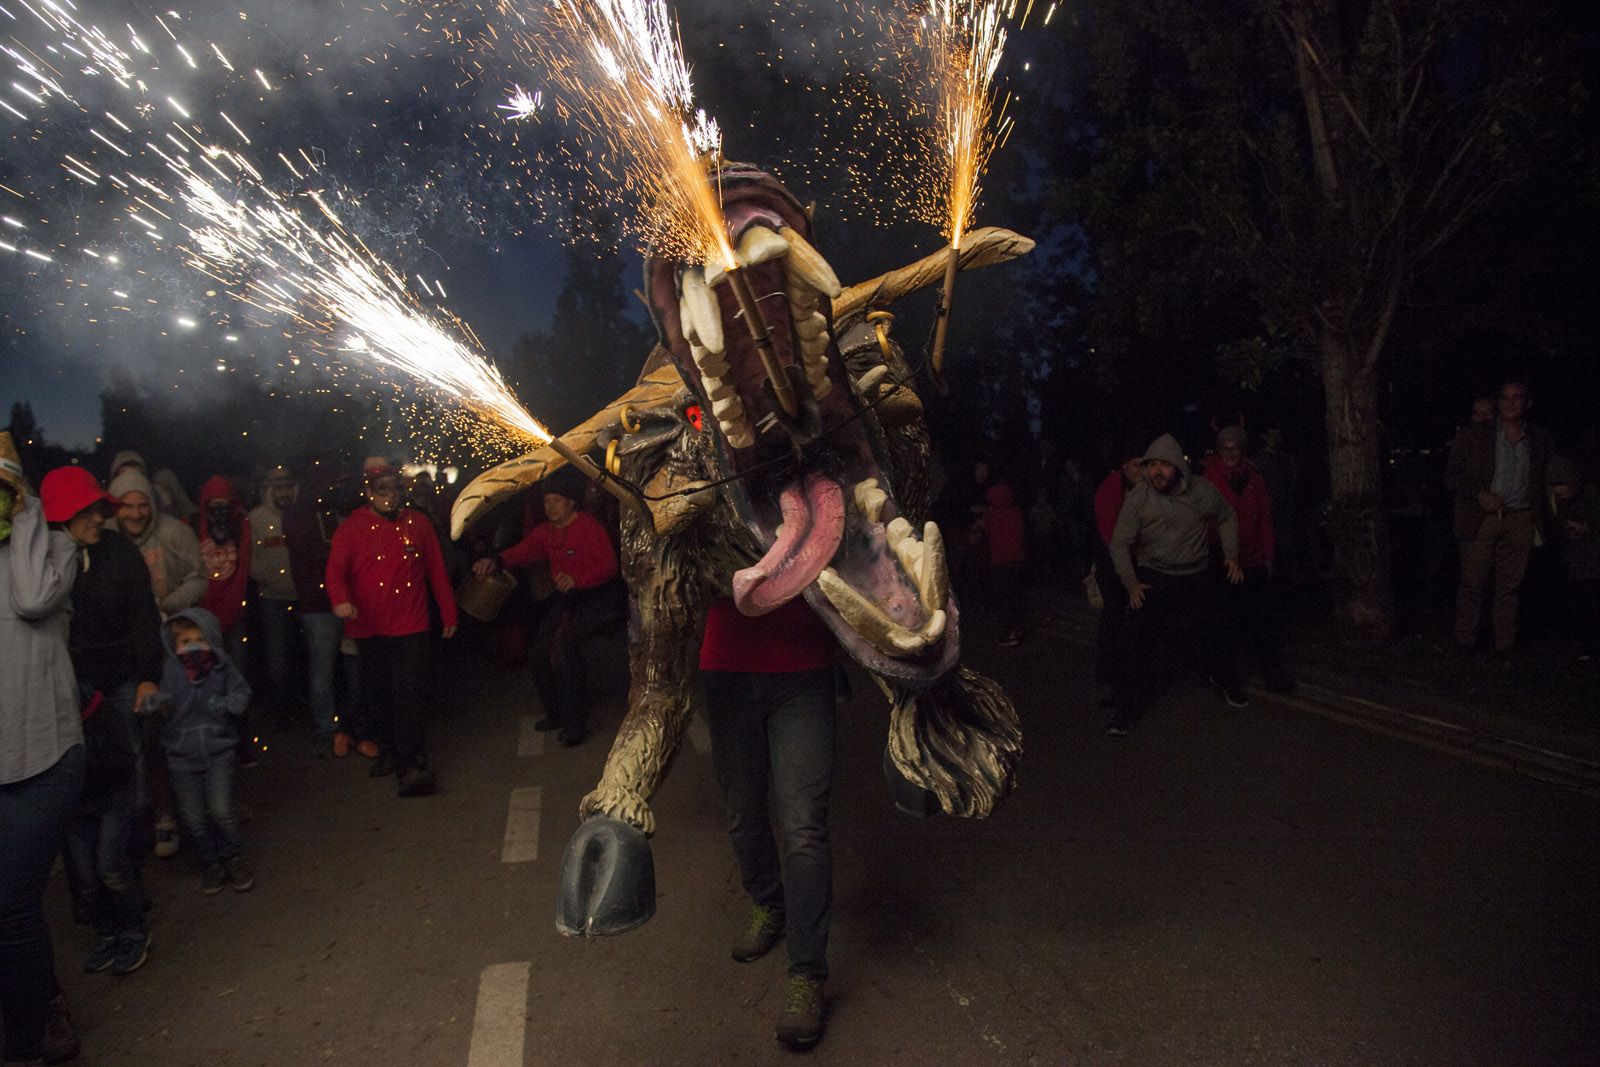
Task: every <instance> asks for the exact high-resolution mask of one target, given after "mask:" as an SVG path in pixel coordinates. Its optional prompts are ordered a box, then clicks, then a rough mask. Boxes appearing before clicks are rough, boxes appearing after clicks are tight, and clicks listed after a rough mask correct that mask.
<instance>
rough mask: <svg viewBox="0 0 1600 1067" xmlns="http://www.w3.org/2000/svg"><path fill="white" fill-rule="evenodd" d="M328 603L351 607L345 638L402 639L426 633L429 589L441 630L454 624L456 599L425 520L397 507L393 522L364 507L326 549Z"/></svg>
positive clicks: (346, 521)
mask: <svg viewBox="0 0 1600 1067" xmlns="http://www.w3.org/2000/svg"><path fill="white" fill-rule="evenodd" d="M327 586H328V599H329V601H331V602H332V603H333V604H335V605H338V604H354V605H355V606H356V617H355V618H353V619H346V620H345V623H344V632H345V634H346V636H348V637H354V638H358V639H359V638H363V637H406V636H408V635H410V634H418V633H423V632H425V631H426V630H427V629H428V600H427V595H426V593H424V591H423V588H424V586H428V587H431V588H432V590H433V599H434V601H435V603H437V604H438V605H439V617H440V620H441V622H443V624H444V625H445V626H450V627H453V626H455V625H456V622H457V619H456V598H455V594H453V593H452V592H451V591H450V578H449V575H447V574H446V573H445V569H444V554H443V553H442V552H440V551H439V539H438V537H436V536H434V532H433V525H432V524H431V523H430V522H429V521H428V517H427V516H426V515H424V514H422V512H420V511H417V510H415V509H413V508H401V509H400V514H399V516H398V517H397V518H395V519H394V520H393V521H390V520H389V519H386V518H384V517H383V516H382V515H379V514H378V513H377V512H375V511H373V510H372V509H371V508H370V507H362V508H360V509H358V510H357V511H356V513H355V514H354V515H351V516H350V517H349V518H348V519H346V520H344V522H342V523H340V524H339V528H338V529H337V530H335V531H334V533H333V544H332V545H330V546H329V548H328V572H327Z"/></svg>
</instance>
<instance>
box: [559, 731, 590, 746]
mask: <svg viewBox="0 0 1600 1067" xmlns="http://www.w3.org/2000/svg"><path fill="white" fill-rule="evenodd" d="M560 736H561V743H562V744H563V745H566V746H567V747H568V748H577V747H578V746H579V745H581V744H583V742H584V741H585V740H586V739H587V738H588V736H589V734H588V732H587V731H584V730H568V729H567V728H566V727H562V729H561V734H560Z"/></svg>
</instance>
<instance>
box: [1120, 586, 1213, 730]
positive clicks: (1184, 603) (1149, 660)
mask: <svg viewBox="0 0 1600 1067" xmlns="http://www.w3.org/2000/svg"><path fill="white" fill-rule="evenodd" d="M1138 574H1139V580H1140V581H1141V582H1143V583H1145V584H1146V585H1147V586H1149V588H1148V589H1146V590H1145V593H1144V606H1143V607H1142V608H1139V609H1138V610H1137V611H1135V610H1132V609H1131V608H1130V610H1129V611H1128V616H1127V636H1128V645H1127V653H1126V655H1125V656H1124V657H1123V660H1122V663H1121V664H1120V670H1119V673H1120V675H1121V682H1120V684H1119V685H1118V686H1117V704H1118V707H1119V708H1120V709H1121V711H1122V712H1123V714H1125V715H1138V714H1140V713H1142V712H1143V711H1144V708H1145V705H1146V704H1148V703H1149V700H1150V690H1151V688H1152V683H1153V682H1154V681H1155V680H1156V679H1157V678H1158V677H1160V676H1162V675H1165V674H1167V673H1168V671H1167V666H1168V665H1170V664H1171V663H1172V662H1173V659H1174V657H1172V656H1170V655H1169V656H1163V657H1160V658H1159V659H1158V658H1157V656H1156V651H1157V647H1158V645H1159V643H1160V640H1161V634H1162V631H1163V629H1171V630H1175V631H1177V632H1178V633H1179V634H1181V635H1183V636H1184V637H1185V638H1186V639H1188V640H1191V641H1193V642H1194V643H1196V644H1197V645H1198V646H1199V648H1200V650H1201V652H1202V654H1203V655H1204V657H1205V659H1204V669H1205V670H1206V671H1207V672H1208V673H1209V674H1210V675H1211V676H1212V677H1213V678H1215V679H1216V680H1217V683H1218V684H1219V685H1222V686H1224V687H1225V688H1228V689H1232V688H1233V687H1234V686H1236V685H1237V684H1238V676H1237V674H1236V673H1235V670H1234V663H1233V628H1232V627H1231V626H1229V625H1228V616H1227V610H1226V608H1225V607H1224V605H1223V600H1222V592H1221V590H1220V589H1218V587H1217V577H1216V575H1215V574H1213V573H1212V572H1210V571H1201V572H1200V573H1198V574H1164V573H1162V572H1161V571H1155V570H1150V569H1149V568H1146V567H1140V568H1139V570H1138Z"/></svg>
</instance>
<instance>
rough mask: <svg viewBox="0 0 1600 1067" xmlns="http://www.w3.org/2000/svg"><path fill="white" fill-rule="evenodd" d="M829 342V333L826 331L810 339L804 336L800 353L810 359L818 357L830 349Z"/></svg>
mask: <svg viewBox="0 0 1600 1067" xmlns="http://www.w3.org/2000/svg"><path fill="white" fill-rule="evenodd" d="M829 344H830V341H829V339H828V335H827V334H825V333H823V334H818V335H817V336H816V337H813V338H811V339H810V340H807V339H806V338H804V337H802V338H801V339H800V354H801V355H802V356H804V357H805V358H806V359H808V360H811V359H816V358H817V357H818V356H820V355H822V354H823V353H825V352H827V351H828V345H829Z"/></svg>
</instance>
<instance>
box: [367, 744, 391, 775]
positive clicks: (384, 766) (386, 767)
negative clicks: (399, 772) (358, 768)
mask: <svg viewBox="0 0 1600 1067" xmlns="http://www.w3.org/2000/svg"><path fill="white" fill-rule="evenodd" d="M361 743H362V744H363V745H370V744H372V742H370V741H363V742H361ZM362 755H366V753H364V752H363V753H362ZM393 773H394V760H393V759H391V758H390V757H389V753H387V752H379V753H377V755H376V758H374V759H373V761H372V766H371V767H369V768H368V769H367V777H368V778H387V777H389V775H391V774H393Z"/></svg>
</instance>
